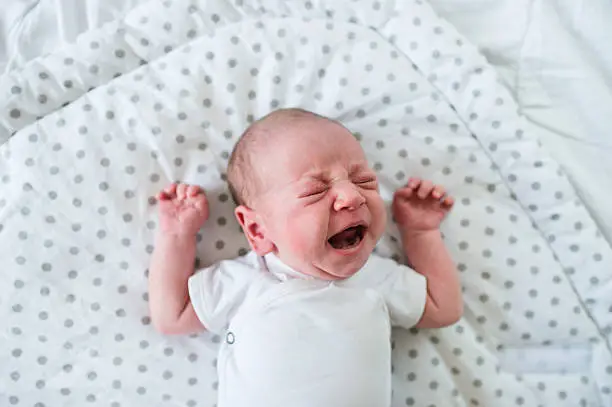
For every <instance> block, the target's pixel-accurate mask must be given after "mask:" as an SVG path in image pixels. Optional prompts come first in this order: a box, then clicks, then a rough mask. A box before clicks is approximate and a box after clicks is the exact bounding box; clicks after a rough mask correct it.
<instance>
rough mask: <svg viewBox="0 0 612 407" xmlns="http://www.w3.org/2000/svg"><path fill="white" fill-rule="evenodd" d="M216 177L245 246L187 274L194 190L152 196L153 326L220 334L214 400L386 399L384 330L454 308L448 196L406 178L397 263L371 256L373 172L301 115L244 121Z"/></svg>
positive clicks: (331, 402)
mask: <svg viewBox="0 0 612 407" xmlns="http://www.w3.org/2000/svg"><path fill="white" fill-rule="evenodd" d="M227 177H228V181H229V184H230V190H231V192H232V195H233V197H234V199H235V201H236V202H237V204H238V206H237V208H236V209H235V215H236V218H237V220H238V222H239V223H240V225H241V226H242V230H243V231H244V235H245V236H246V238H247V240H248V242H249V244H250V246H251V249H252V251H251V252H249V253H248V254H246V255H245V256H242V257H239V258H236V259H233V260H225V261H222V262H220V263H218V264H215V265H212V266H210V267H207V268H205V269H202V270H199V271H197V272H196V273H195V274H194V273H193V271H194V259H195V254H196V253H195V252H196V234H197V232H198V230H199V229H200V228H201V227H202V225H203V224H204V222H205V221H206V219H207V218H208V215H209V213H208V203H207V200H206V197H205V195H204V192H203V191H201V190H200V188H199V187H197V186H195V185H185V184H178V185H176V184H172V185H170V186H169V187H168V188H166V189H165V190H164V191H162V192H160V194H159V196H158V200H159V218H160V219H159V220H160V227H159V230H158V234H157V237H156V245H155V251H154V253H153V257H152V261H151V266H150V274H149V291H150V293H149V303H150V308H151V318H152V322H153V324H154V326H155V327H156V328H157V329H158V330H159V331H161V332H162V333H165V334H189V333H194V332H198V331H201V330H203V329H207V330H209V331H212V332H215V333H219V334H223V343H222V346H221V350H220V354H219V358H218V364H217V369H218V374H219V395H218V397H219V401H218V406H219V407H246V406H248V407H259V406H262V407H263V406H265V407H302V406H303V407H361V406H363V407H385V406H390V404H391V346H390V335H391V326H400V327H403V328H410V327H412V326H416V327H420V328H437V327H442V326H446V325H449V324H452V323H454V322H456V321H457V320H458V319H459V318H460V317H461V314H462V301H461V290H460V284H459V281H458V274H457V271H456V268H455V265H454V264H453V261H452V259H451V257H450V255H449V253H448V251H447V250H446V248H445V247H444V243H443V241H442V237H441V234H440V230H439V226H440V222H442V220H443V219H444V217H445V215H446V214H447V212H448V211H449V210H450V208H451V207H452V205H453V199H452V198H451V197H450V196H448V195H446V192H445V191H444V189H443V188H442V187H440V186H435V185H433V184H432V183H431V182H429V181H425V180H420V179H416V178H412V179H410V181H409V182H408V184H407V185H406V186H404V187H403V188H400V189H398V190H397V191H396V193H395V196H394V198H393V205H392V211H393V216H394V219H395V221H396V222H397V225H398V227H399V230H400V232H401V239H402V247H403V250H404V252H405V254H406V256H407V258H408V260H409V263H410V267H411V268H409V267H407V266H404V265H400V264H397V263H396V262H394V261H393V260H390V259H386V258H382V257H378V256H376V255H374V254H372V251H373V249H374V247H375V245H376V243H377V242H378V240H379V239H380V237H381V235H382V234H383V231H384V229H385V224H386V219H387V215H386V213H385V207H384V203H383V200H382V198H381V196H380V194H379V189H378V181H377V178H376V174H375V173H374V171H372V169H371V168H370V167H369V165H368V162H367V160H366V157H365V154H364V152H363V150H362V148H361V146H360V144H359V142H358V141H357V140H356V139H355V137H354V136H353V135H352V134H351V133H350V132H349V131H348V130H347V129H346V128H344V127H343V126H342V125H341V124H340V123H338V122H336V121H333V120H330V119H328V118H325V117H322V116H319V115H316V114H314V113H311V112H307V111H304V110H301V109H282V110H277V111H275V112H272V113H271V114H269V115H268V116H266V117H264V118H262V119H260V120H259V121H257V122H255V123H253V124H252V125H251V126H250V127H249V128H248V129H247V130H246V131H245V133H244V134H243V135H242V137H241V139H240V140H239V141H238V143H237V144H236V146H235V148H234V151H233V152H232V156H231V158H230V161H229V166H228V170H227Z"/></svg>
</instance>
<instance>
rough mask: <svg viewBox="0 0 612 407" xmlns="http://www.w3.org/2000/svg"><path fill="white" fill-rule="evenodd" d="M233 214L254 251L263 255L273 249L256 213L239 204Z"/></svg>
mask: <svg viewBox="0 0 612 407" xmlns="http://www.w3.org/2000/svg"><path fill="white" fill-rule="evenodd" d="M234 214H235V215H236V219H238V223H240V226H242V230H243V232H244V234H245V236H246V238H247V240H248V241H249V244H250V245H251V248H252V249H253V251H254V252H255V253H257V254H258V255H259V256H265V255H266V254H268V253H270V252H272V251H273V250H274V243H272V241H271V240H270V239H269V238H268V237H267V236H266V233H265V228H264V227H263V225H262V222H261V221H260V219H259V216H258V215H257V213H255V212H254V211H253V210H252V209H250V208H247V207H246V206H244V205H240V206H238V207H237V208H236V209H235V210H234Z"/></svg>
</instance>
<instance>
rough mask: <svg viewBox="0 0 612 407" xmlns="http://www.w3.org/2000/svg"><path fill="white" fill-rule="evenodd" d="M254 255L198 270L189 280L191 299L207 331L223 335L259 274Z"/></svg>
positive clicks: (250, 254)
mask: <svg viewBox="0 0 612 407" xmlns="http://www.w3.org/2000/svg"><path fill="white" fill-rule="evenodd" d="M256 264H257V262H256V257H255V256H254V253H249V254H248V255H246V256H243V257H240V258H237V259H234V260H224V261H221V262H219V263H217V264H214V265H212V266H210V267H207V268H204V269H201V270H198V271H197V272H196V273H195V274H194V275H192V276H191V277H190V278H189V281H188V289H189V298H190V300H191V303H192V304H193V309H194V310H195V313H196V315H197V316H198V318H199V319H200V321H201V322H202V324H203V325H204V326H205V327H206V329H207V330H209V331H211V332H215V333H219V332H222V331H223V330H224V329H225V328H226V327H227V325H228V324H229V322H230V321H231V319H232V318H233V317H234V315H235V314H236V312H237V311H238V309H239V308H240V306H241V305H242V304H243V303H244V301H245V299H246V298H247V296H248V291H249V288H250V287H251V286H252V282H253V281H254V280H255V279H256V278H257V276H258V275H259V272H258V269H257V266H256Z"/></svg>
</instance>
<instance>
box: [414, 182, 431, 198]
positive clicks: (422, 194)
mask: <svg viewBox="0 0 612 407" xmlns="http://www.w3.org/2000/svg"><path fill="white" fill-rule="evenodd" d="M432 189H433V183H432V182H431V181H422V182H421V186H420V187H419V190H418V191H417V196H418V197H419V198H421V199H425V198H427V197H428V196H429V194H431V190H432Z"/></svg>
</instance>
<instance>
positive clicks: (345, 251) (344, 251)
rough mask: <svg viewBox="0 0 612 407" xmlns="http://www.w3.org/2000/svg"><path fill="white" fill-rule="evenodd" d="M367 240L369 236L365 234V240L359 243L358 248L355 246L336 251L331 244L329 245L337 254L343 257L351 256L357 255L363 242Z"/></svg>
mask: <svg viewBox="0 0 612 407" xmlns="http://www.w3.org/2000/svg"><path fill="white" fill-rule="evenodd" d="M366 238H367V235H366V234H365V233H364V234H363V238H362V239H361V240H360V241H359V243H358V244H357V246H353V247H351V248H350V249H336V248H335V247H334V246H332V245H331V244H329V242H328V243H327V245H328V246H329V247H330V248H331V249H332V250H333V251H334V252H336V253H338V254H341V255H343V256H350V255H351V254H355V253H356V252H358V251H359V249H361V246H363V242H365V240H366Z"/></svg>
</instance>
